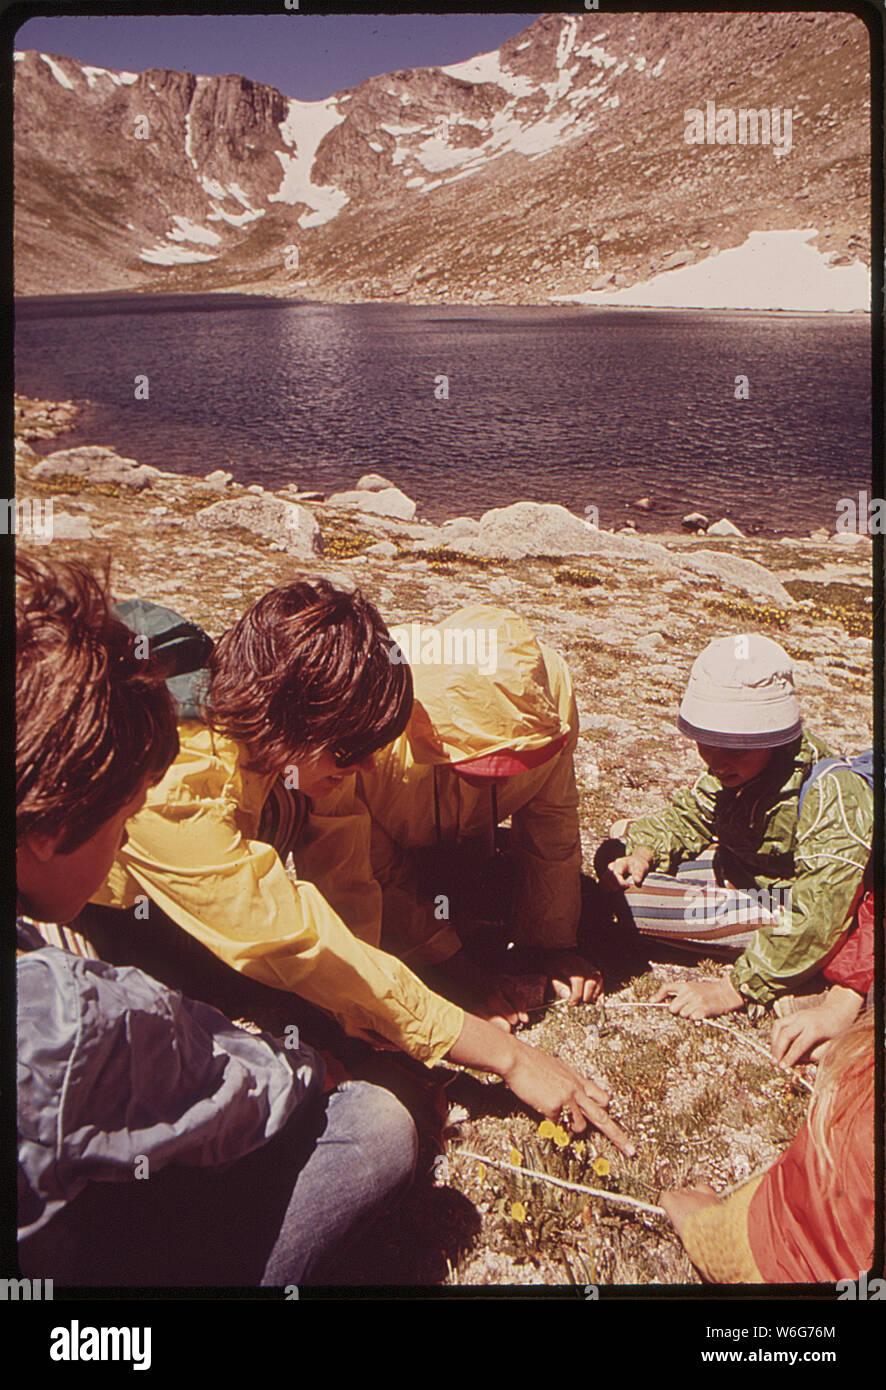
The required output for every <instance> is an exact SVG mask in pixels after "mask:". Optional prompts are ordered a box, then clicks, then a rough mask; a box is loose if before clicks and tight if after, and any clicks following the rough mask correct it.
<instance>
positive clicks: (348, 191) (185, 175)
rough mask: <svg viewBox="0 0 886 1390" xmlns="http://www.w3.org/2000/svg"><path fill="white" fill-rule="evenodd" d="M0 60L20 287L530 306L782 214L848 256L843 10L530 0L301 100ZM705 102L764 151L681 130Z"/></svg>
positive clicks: (856, 104) (852, 154)
mask: <svg viewBox="0 0 886 1390" xmlns="http://www.w3.org/2000/svg"><path fill="white" fill-rule="evenodd" d="M15 57H16V62H15V111H16V119H15V142H16V153H15V184H16V291H17V293H19V294H23V295H29V294H30V295H33V294H54V293H74V292H87V291H89V292H95V291H102V290H114V289H118V290H126V289H129V290H136V289H138V290H146V291H161V290H162V291H167V292H168V291H185V290H187V291H190V292H195V291H208V290H215V289H231V288H238V289H251V290H258V291H263V292H267V293H274V294H283V295H294V296H299V297H310V298H317V299H326V300H360V299H389V298H395V297H397V298H402V299H403V300H405V301H407V302H416V303H427V302H451V301H475V302H476V301H478V300H479V301H484V300H499V301H504V302H510V303H546V302H548V301H549V299H550V298H551V297H553V296H555V295H563V294H576V293H581V292H583V291H586V290H589V289H598V288H603V287H604V286H606V285H614V286H629V285H632V284H634V283H636V282H638V281H643V280H646V279H648V278H649V277H650V276H652V275H654V274H656V273H657V272H659V271H661V270H663V269H668V268H669V267H671V266H680V265H687V264H691V263H693V262H695V261H698V260H703V259H705V258H706V257H708V256H710V255H712V254H714V253H715V252H716V251H718V250H722V249H725V248H728V247H733V246H737V245H740V244H741V243H742V242H744V240H745V238H746V236H747V235H748V234H749V233H751V232H754V231H766V230H773V229H790V228H796V227H815V228H816V229H817V230H818V238H817V241H816V242H815V243H814V244H815V245H816V246H817V248H818V250H819V251H821V252H823V253H825V254H827V255H828V256H829V258H830V259H831V261H832V263H834V264H846V263H848V262H849V261H851V260H853V259H855V258H857V257H858V258H861V259H865V260H868V261H869V256H868V198H869V193H868V161H869V131H868V127H869V109H870V102H869V57H868V35H867V31H866V30H865V28H864V26H863V25H862V23H861V21H860V20H858V19H857V18H855V17H854V16H851V15H839V14H800V13H795V14H754V13H747V14H719V15H700V14H688V13H687V14H645V15H639V14H619V15H601V14H600V13H593V14H580V15H575V16H564V15H556V14H550V15H543V16H542V17H541V18H539V19H538V20H537V21H535V22H534V23H533V24H532V25H530V27H529V28H528V29H526V30H525V31H523V32H522V33H521V34H518V35H516V36H514V37H513V38H512V39H509V40H508V41H507V42H506V43H504V44H503V45H502V46H501V48H500V49H498V50H495V51H494V52H492V53H489V54H485V55H481V56H480V57H477V58H473V59H469V60H467V61H465V62H462V63H457V64H454V65H451V66H448V67H444V68H422V69H409V70H407V71H400V72H394V73H390V74H386V75H384V76H381V77H374V78H371V79H369V80H368V81H366V82H363V83H361V84H360V86H358V87H355V88H352V89H348V90H345V91H342V92H338V93H336V94H335V95H333V96H330V97H329V98H328V99H327V100H324V101H318V102H299V101H296V100H292V99H290V98H288V97H286V96H283V95H282V94H281V93H280V92H278V91H276V90H275V89H274V88H272V87H268V86H263V85H262V84H260V83H257V82H253V81H251V80H249V79H248V78H245V77H240V76H233V75H232V76H223V77H200V76H194V75H192V74H190V73H186V72H171V71H162V70H157V69H152V70H149V71H147V72H142V73H137V72H112V71H109V70H107V69H102V68H96V67H90V66H85V65H83V64H81V63H79V62H76V61H74V60H73V59H71V58H66V57H64V56H60V55H51V54H41V53H37V52H33V51H30V52H25V53H17V54H16V55H15ZM708 102H713V103H714V104H715V107H716V108H717V109H720V108H723V107H728V108H730V109H732V110H737V109H740V108H742V107H747V108H753V109H755V110H759V109H761V108H763V107H766V108H769V109H770V110H772V109H779V110H780V111H786V110H790V111H791V113H792V133H791V140H790V148H788V147H787V141H782V148H779V147H778V146H777V145H776V144H775V143H770V144H768V145H766V144H762V143H760V144H757V145H751V144H745V145H739V144H737V143H735V144H732V143H726V144H716V143H712V144H709V143H687V141H686V139H685V133H686V129H687V121H686V118H685V114H684V113H685V112H686V111H687V110H689V109H692V108H696V109H701V110H705V109H706V104H707V103H708ZM60 131H63V132H64V138H61V139H60V138H59V132H60Z"/></svg>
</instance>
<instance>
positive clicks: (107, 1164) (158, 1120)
mask: <svg viewBox="0 0 886 1390" xmlns="http://www.w3.org/2000/svg"><path fill="white" fill-rule="evenodd" d="M17 925H18V947H19V950H20V951H23V952H24V954H21V955H19V957H18V963H17V971H16V974H17V981H18V983H17V992H18V1130H19V1167H18V1219H19V1239H20V1240H26V1239H27V1238H28V1237H29V1236H31V1235H33V1234H34V1233H36V1232H37V1231H39V1230H41V1229H42V1228H43V1227H44V1226H46V1225H47V1223H48V1222H50V1221H51V1220H52V1219H53V1217H54V1216H56V1215H57V1213H58V1212H60V1211H61V1210H62V1209H63V1208H64V1207H65V1206H66V1205H67V1203H69V1202H70V1201H71V1200H72V1199H73V1198H75V1197H76V1196H77V1194H78V1193H79V1192H80V1191H82V1189H83V1188H84V1187H85V1186H86V1184H87V1183H89V1182H129V1181H132V1180H134V1179H135V1178H136V1177H137V1176H145V1175H146V1174H145V1172H144V1162H143V1160H145V1159H147V1162H148V1165H149V1171H150V1172H151V1173H153V1172H155V1171H156V1170H158V1169H160V1168H163V1167H165V1166H166V1165H167V1164H173V1163H181V1164H190V1165H194V1166H209V1165H213V1166H216V1165H219V1164H227V1163H230V1162H232V1161H233V1160H235V1159H238V1158H241V1157H243V1156H244V1155H245V1154H248V1153H250V1152H251V1151H252V1150H253V1149H257V1148H259V1147H260V1146H261V1145H262V1144H264V1143H265V1142H266V1141H267V1140H269V1139H271V1138H272V1137H273V1136H274V1135H275V1134H277V1133H278V1132H279V1131H280V1130H281V1129H282V1128H283V1126H284V1125H285V1124H286V1122H287V1120H288V1119H289V1118H290V1116H291V1115H292V1113H293V1112H294V1111H295V1110H296V1109H297V1108H298V1107H301V1106H304V1107H306V1108H307V1107H308V1106H311V1104H312V1102H313V1100H314V1098H315V1097H316V1096H317V1095H318V1094H319V1092H320V1090H321V1087H322V1083H323V1078H324V1071H325V1069H324V1066H323V1062H322V1060H321V1059H320V1058H319V1057H318V1056H317V1054H316V1053H315V1052H314V1051H313V1050H312V1049H311V1048H309V1047H304V1046H301V1047H298V1048H294V1049H293V1050H292V1051H290V1050H288V1048H287V1049H286V1050H284V1049H283V1048H282V1047H281V1046H280V1045H279V1044H278V1043H276V1042H274V1040H273V1039H272V1038H270V1037H268V1036H267V1035H266V1034H261V1035H254V1034H251V1033H247V1032H245V1031H244V1030H243V1029H242V1028H238V1027H237V1026H236V1025H235V1024H233V1023H231V1022H230V1020H229V1019H227V1018H225V1017H224V1015H223V1014H220V1013H219V1012H218V1010H216V1009H213V1008H210V1006H209V1005H208V1004H201V1003H198V1002H196V1001H194V1000H193V999H185V998H183V996H182V995H180V994H178V993H177V992H176V991H174V990H171V989H167V988H166V987H165V986H164V985H161V984H158V983H157V981H156V980H152V979H151V977H150V976H149V975H146V974H145V973H144V972H143V971H141V970H137V969H135V968H133V967H125V968H118V967H116V966H112V965H108V964H106V963H105V962H104V961H97V960H85V959H83V958H81V957H79V956H75V955H73V954H71V953H69V952H68V951H63V950H59V949H58V948H57V947H54V946H46V944H45V943H44V942H43V940H42V938H41V937H40V936H39V934H38V933H37V932H36V930H35V929H34V928H33V926H31V925H30V924H29V923H27V922H25V921H23V920H21V919H20V920H19V922H18V924H17ZM139 1160H142V1164H141V1169H142V1171H141V1173H140V1174H137V1173H136V1165H137V1163H138V1161H139Z"/></svg>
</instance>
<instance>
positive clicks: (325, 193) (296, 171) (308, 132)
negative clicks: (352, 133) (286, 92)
mask: <svg viewBox="0 0 886 1390" xmlns="http://www.w3.org/2000/svg"><path fill="white" fill-rule="evenodd" d="M343 120H344V116H343V115H342V113H341V111H339V109H338V103H337V102H336V100H335V98H334V97H329V98H328V99H327V100H326V101H296V100H295V99H294V98H293V99H292V100H290V102H289V107H288V110H287V113H286V117H285V119H284V120H283V121H282V122H281V125H280V134H281V135H282V136H283V140H284V142H285V144H287V145H289V146H295V153H294V154H287V153H286V152H285V151H283V150H275V151H274V153H275V155H276V156H277V158H278V159H279V161H280V163H281V165H282V167H283V182H282V183H281V185H280V187H279V188H278V190H277V192H276V193H272V194H271V195H270V196H269V198H268V202H271V203H307V205H308V207H309V208H311V209H312V211H311V212H304V213H302V215H301V217H299V219H298V224H299V226H300V227H305V228H307V227H321V226H322V225H323V223H324V222H329V221H331V220H332V218H333V217H335V216H336V215H337V214H338V213H339V212H341V210H342V208H343V207H344V206H345V204H346V203H348V202H350V199H349V197H348V195H347V193H343V192H342V190H341V189H340V188H334V187H331V186H328V185H325V184H324V185H318V184H315V183H312V181H311V170H312V168H313V165H314V158H315V156H316V153H317V149H318V147H319V145H320V142H321V140H322V139H323V137H324V136H325V135H328V134H329V132H330V130H334V129H335V127H336V126H337V125H340V124H341V122H342V121H343Z"/></svg>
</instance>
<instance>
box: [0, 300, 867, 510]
mask: <svg viewBox="0 0 886 1390" xmlns="http://www.w3.org/2000/svg"><path fill="white" fill-rule="evenodd" d="M870 371H871V369H870V320H869V319H868V318H867V317H861V316H858V317H854V316H845V317H844V316H833V315H815V316H806V315H790V314H752V313H741V314H737V313H725V312H719V311H707V312H696V311H685V312H684V311H677V310H670V311H661V310H628V309H580V308H572V309H570V308H556V309H537V308H489V307H485V306H484V307H482V308H476V307H463V308H458V307H450V308H424V307H416V306H406V305H403V306H399V305H322V304H299V303H292V302H291V301H282V300H267V299H261V298H254V297H248V296H236V297H235V296H227V295H225V296H187V297H185V296H176V297H167V296H138V297H136V296H105V297H99V298H95V299H86V298H79V297H78V298H75V299H72V298H67V299H55V300H22V301H19V302H18V303H17V305H16V389H17V390H18V391H21V392H23V393H24V394H25V395H29V396H38V397H43V398H49V399H62V398H64V399H78V400H82V399H86V400H88V401H90V402H91V405H90V406H89V407H88V408H87V410H86V412H85V414H84V416H83V419H82V421H81V423H80V425H79V426H78V429H77V431H76V432H75V433H73V434H70V435H65V436H64V437H63V438H62V439H60V440H59V441H58V442H57V443H53V444H49V445H46V446H43V447H42V452H48V451H49V449H51V448H58V447H70V446H72V445H74V444H83V443H96V444H107V445H111V446H113V447H114V448H116V449H118V450H119V452H120V453H122V454H124V455H127V456H129V457H131V458H135V459H138V461H139V462H140V463H151V464H155V465H156V466H158V467H160V468H165V469H169V470H171V471H174V472H181V473H196V474H203V473H206V472H208V471H209V470H210V469H211V468H220V467H227V468H230V469H231V471H232V472H233V473H234V476H235V477H236V478H237V479H238V480H239V481H242V482H244V483H249V482H259V483H262V484H264V485H265V486H266V487H270V488H273V487H280V486H282V485H283V484H284V483H287V482H296V483H298V484H299V485H300V486H301V487H303V488H317V489H319V490H321V491H323V492H330V491H332V490H334V489H336V488H340V487H346V486H350V485H353V483H354V482H355V481H356V479H357V477H358V476H359V475H360V474H361V473H364V472H368V471H370V470H375V471H378V472H381V473H384V474H385V475H386V476H388V477H390V478H391V479H392V480H393V481H394V482H395V483H396V484H397V485H398V486H399V487H401V488H403V490H404V491H405V492H407V493H408V494H409V496H410V497H414V498H416V499H417V500H418V501H419V502H420V503H421V504H422V508H423V511H424V513H425V514H426V515H428V516H430V517H431V518H432V519H434V520H442V519H443V518H445V517H447V516H453V515H456V514H461V513H468V514H470V515H476V516H479V515H480V513H481V512H482V511H484V510H485V509H486V508H488V507H493V506H503V505H507V504H508V503H510V502H514V501H519V500H522V499H530V500H535V501H543V502H560V503H563V504H564V505H565V506H567V507H569V508H571V509H573V510H575V511H577V512H579V513H581V512H582V511H583V510H584V508H585V507H586V506H588V505H590V504H593V505H596V506H597V507H598V508H599V513H600V524H601V525H603V526H612V525H615V524H617V523H619V522H620V521H621V520H623V519H624V518H626V517H627V516H632V517H633V518H634V519H635V520H636V521H637V523H638V526H639V527H640V529H641V530H655V529H664V528H665V527H668V526H673V525H674V524H675V523H678V522H679V519H680V517H681V516H682V515H683V514H684V513H685V512H686V511H687V510H689V509H690V508H695V507H697V508H699V509H700V510H702V511H703V512H705V513H706V514H707V515H708V516H710V517H711V518H716V517H720V516H722V515H724V514H726V515H728V516H730V517H731V518H732V519H733V520H734V521H735V522H736V523H737V524H738V525H740V526H741V527H742V528H743V529H746V530H748V531H751V532H759V533H762V534H776V533H786V534H804V533H806V532H808V531H809V530H810V529H811V528H812V527H814V526H816V525H821V524H824V525H827V526H830V527H832V528H833V526H834V525H835V520H836V502H837V499H839V498H840V497H843V496H848V495H851V494H853V493H857V492H858V491H859V490H860V489H863V488H865V487H867V488H868V489H870V482H871V438H870V416H871V377H870ZM141 374H143V375H146V376H147V377H148V380H149V392H150V395H149V399H148V400H147V401H137V400H136V399H135V386H134V378H135V377H136V376H137V375H141ZM441 374H445V375H446V376H448V378H449V399H448V400H437V399H436V398H435V395H434V384H435V378H436V377H438V376H439V375H441ZM739 375H742V376H746V377H747V378H748V382H749V391H750V396H749V399H748V400H736V399H735V378H736V377H737V376H739ZM642 496H648V497H650V498H651V499H652V503H653V510H652V512H651V513H649V514H645V513H643V512H642V511H638V510H636V508H634V507H633V506H632V504H633V502H635V501H636V499H637V498H639V497H642Z"/></svg>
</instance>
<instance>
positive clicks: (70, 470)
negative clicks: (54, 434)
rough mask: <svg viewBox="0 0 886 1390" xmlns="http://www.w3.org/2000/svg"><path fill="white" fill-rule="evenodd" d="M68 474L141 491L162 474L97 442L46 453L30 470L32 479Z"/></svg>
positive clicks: (157, 469)
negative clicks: (77, 447)
mask: <svg viewBox="0 0 886 1390" xmlns="http://www.w3.org/2000/svg"><path fill="white" fill-rule="evenodd" d="M65 475H73V476H74V477H77V478H86V479H88V480H89V481H90V482H96V483H111V484H115V485H116V486H118V487H121V486H122V487H132V488H137V489H139V490H141V489H142V488H146V487H150V486H151V484H152V483H153V481H154V479H155V478H159V477H160V469H159V468H152V467H151V465H150V464H147V463H138V462H137V461H136V460H135V459H127V458H122V457H121V456H120V454H118V453H117V452H116V450H115V449H107V448H105V447H104V446H101V445H98V444H85V445H82V446H81V447H80V448H79V449H60V450H59V451H58V452H57V453H55V454H47V455H46V457H45V458H44V459H43V460H42V461H41V462H40V463H38V464H37V465H36V467H34V468H32V469H31V477H32V478H52V477H63V476H65Z"/></svg>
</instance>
